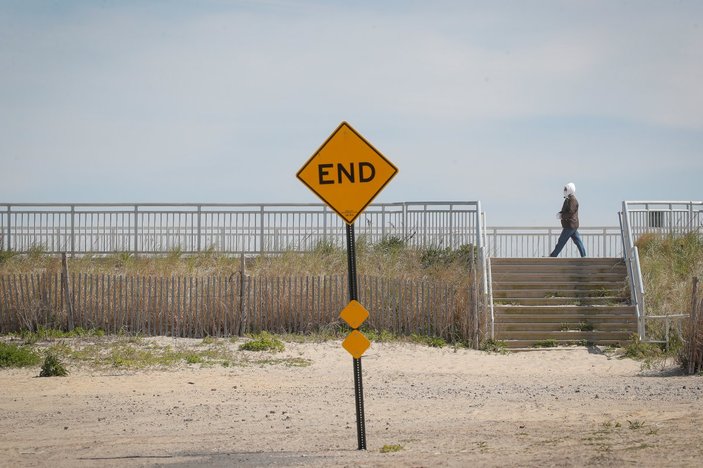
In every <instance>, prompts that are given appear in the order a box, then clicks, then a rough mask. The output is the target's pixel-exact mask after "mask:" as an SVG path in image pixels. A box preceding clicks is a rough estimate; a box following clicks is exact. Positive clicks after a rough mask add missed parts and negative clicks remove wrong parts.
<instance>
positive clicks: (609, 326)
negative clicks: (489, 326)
mask: <svg viewBox="0 0 703 468" xmlns="http://www.w3.org/2000/svg"><path fill="white" fill-rule="evenodd" d="M495 331H496V333H498V332H500V333H501V334H502V333H503V332H569V333H573V332H589V333H592V334H600V333H601V332H627V333H634V332H636V331H637V322H636V321H631V322H622V321H617V322H598V323H596V324H594V323H593V322H591V321H588V320H585V321H583V322H562V323H555V322H540V323H535V322H527V323H523V322H515V323H498V322H496V324H495ZM599 336H600V335H599Z"/></svg>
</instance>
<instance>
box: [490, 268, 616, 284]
mask: <svg viewBox="0 0 703 468" xmlns="http://www.w3.org/2000/svg"><path fill="white" fill-rule="evenodd" d="M625 277H626V273H624V272H619V271H606V272H584V271H571V270H569V271H501V270H498V271H495V272H493V273H492V276H491V278H492V279H493V281H500V282H508V281H523V282H528V281H532V282H546V283H548V282H553V281H557V282H558V281H608V282H616V283H621V282H623V280H624V278H625Z"/></svg>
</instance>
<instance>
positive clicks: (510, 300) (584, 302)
mask: <svg viewBox="0 0 703 468" xmlns="http://www.w3.org/2000/svg"><path fill="white" fill-rule="evenodd" d="M493 303H494V304H495V305H496V306H499V305H514V306H539V305H544V306H553V305H577V306H593V305H629V303H630V298H629V297H626V298H625V297H620V296H608V297H587V296H584V297H576V296H574V297H519V296H517V295H516V296H515V297H508V296H506V297H495V295H494V298H493Z"/></svg>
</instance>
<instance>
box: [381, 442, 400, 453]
mask: <svg viewBox="0 0 703 468" xmlns="http://www.w3.org/2000/svg"><path fill="white" fill-rule="evenodd" d="M401 450H403V446H402V445H399V444H392V445H384V446H383V447H381V453H394V452H400V451H401Z"/></svg>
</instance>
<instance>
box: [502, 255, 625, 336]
mask: <svg viewBox="0 0 703 468" xmlns="http://www.w3.org/2000/svg"><path fill="white" fill-rule="evenodd" d="M491 274H492V279H493V303H494V317H495V339H496V340H500V341H504V342H505V343H506V344H507V346H508V347H509V348H532V347H536V346H549V345H551V346H554V345H573V344H582V345H583V344H599V345H610V344H618V343H624V342H626V341H628V340H629V339H630V336H631V335H632V334H633V333H636V332H637V318H636V312H635V308H634V306H631V305H629V302H630V300H629V298H630V296H629V292H628V289H627V269H626V266H625V263H624V262H623V261H622V259H619V258H579V259H568V258H492V259H491Z"/></svg>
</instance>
